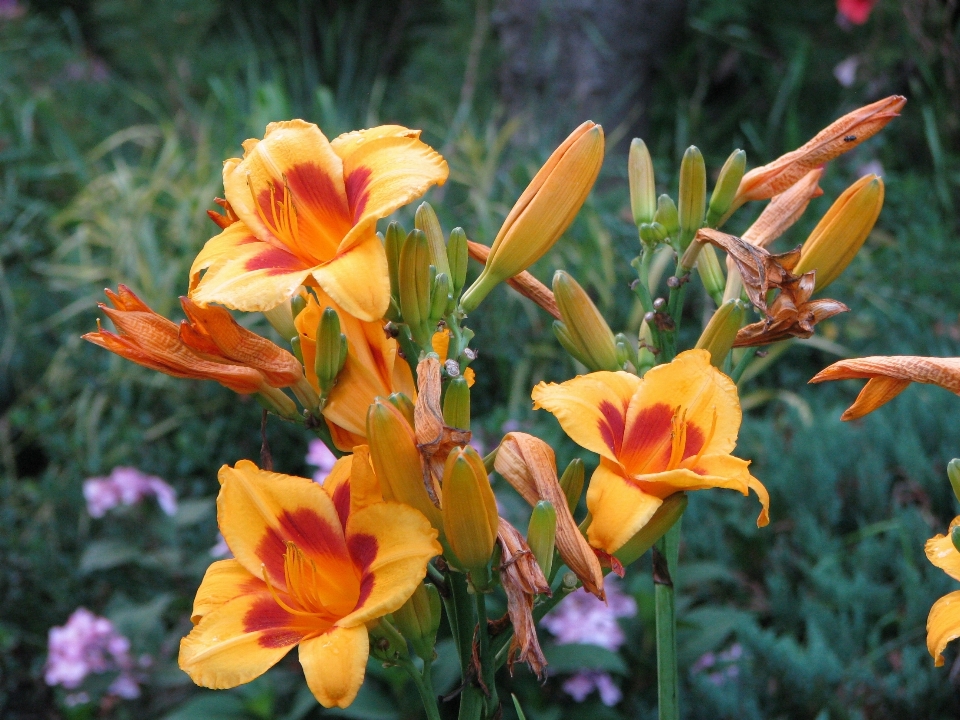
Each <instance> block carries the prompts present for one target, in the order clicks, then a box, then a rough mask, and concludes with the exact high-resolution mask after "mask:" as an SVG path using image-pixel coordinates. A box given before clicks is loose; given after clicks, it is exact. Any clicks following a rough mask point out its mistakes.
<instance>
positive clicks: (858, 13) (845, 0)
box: [837, 0, 877, 25]
mask: <svg viewBox="0 0 960 720" xmlns="http://www.w3.org/2000/svg"><path fill="white" fill-rule="evenodd" d="M876 4H877V0H837V13H838V14H839V15H840V17H841V18H842V19H844V20H846V21H847V22H849V23H852V24H854V25H863V24H864V23H865V22H866V21H867V20H869V19H870V13H871V12H872V11H873V6H874V5H876Z"/></svg>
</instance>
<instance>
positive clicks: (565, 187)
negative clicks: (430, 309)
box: [460, 121, 603, 312]
mask: <svg viewBox="0 0 960 720" xmlns="http://www.w3.org/2000/svg"><path fill="white" fill-rule="evenodd" d="M602 163H603V129H602V128H601V127H600V126H599V125H597V124H595V123H593V122H590V121H587V122H585V123H583V124H582V125H581V126H580V127H578V128H577V129H576V130H574V131H573V133H571V135H570V136H569V137H568V138H567V139H566V140H564V142H563V143H562V144H561V145H560V147H558V148H557V149H556V150H555V151H554V153H553V155H551V156H550V159H549V160H547V162H546V164H544V166H543V167H542V168H540V172H538V173H537V174H536V176H534V178H533V180H531V181H530V184H529V185H528V186H527V189H526V190H524V191H523V194H522V195H521V196H520V199H519V200H517V202H516V204H515V205H514V206H513V209H512V210H511V211H510V214H509V215H507V219H506V220H504V222H503V226H502V227H501V228H500V232H499V233H498V234H497V238H496V240H494V242H493V245H492V246H491V247H490V255H489V257H488V258H487V262H486V265H484V268H483V271H482V272H481V273H480V277H478V278H477V281H476V282H475V283H474V284H473V285H471V286H470V288H469V289H468V290H467V292H466V293H465V294H464V296H463V299H462V300H461V301H460V306H461V308H462V309H463V310H464V312H471V311H473V310H474V309H475V308H476V307H477V306H478V305H479V304H480V302H481V301H482V300H483V298H485V297H486V296H487V294H488V293H489V292H490V291H491V290H492V289H493V288H494V287H495V286H496V285H497V284H498V283H501V282H503V281H504V280H506V279H508V278H511V277H513V276H514V275H517V274H518V273H520V272H522V271H524V270H526V269H527V268H528V267H530V266H531V265H533V263H535V262H536V261H537V260H539V259H540V258H541V257H543V255H544V253H546V252H547V251H548V250H549V249H550V248H551V247H553V244H554V243H555V242H556V241H557V240H559V239H560V236H561V235H562V234H563V233H564V232H565V231H566V229H567V228H568V227H569V226H570V223H572V222H573V219H574V217H576V214H577V212H579V210H580V206H581V205H583V202H584V201H585V200H586V199H587V195H589V194H590V189H591V188H592V187H593V183H594V182H595V181H596V179H597V175H598V174H599V173H600V165H601V164H602Z"/></svg>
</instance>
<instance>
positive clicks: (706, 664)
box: [690, 643, 743, 685]
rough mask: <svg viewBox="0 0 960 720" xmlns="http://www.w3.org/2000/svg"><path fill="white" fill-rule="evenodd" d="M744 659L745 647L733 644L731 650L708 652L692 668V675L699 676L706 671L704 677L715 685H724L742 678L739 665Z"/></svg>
mask: <svg viewBox="0 0 960 720" xmlns="http://www.w3.org/2000/svg"><path fill="white" fill-rule="evenodd" d="M742 657H743V645H741V644H740V643H733V645H731V646H730V647H729V648H727V649H726V650H724V651H723V652H719V653H712V652H707V653H704V654H703V655H701V656H700V657H699V658H697V660H696V662H694V663H693V665H691V666H690V674H691V675H697V674H699V673H702V672H704V671H706V670H709V671H710V672H708V673H706V675H705V676H704V677H706V679H707V680H709V681H710V682H711V683H713V684H714V685H724V684H725V683H728V682H730V681H732V680H736V679H737V678H738V677H740V666H739V665H738V664H737V661H739V660H740V659H741V658H742Z"/></svg>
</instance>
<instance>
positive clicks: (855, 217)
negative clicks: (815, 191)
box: [793, 175, 883, 291]
mask: <svg viewBox="0 0 960 720" xmlns="http://www.w3.org/2000/svg"><path fill="white" fill-rule="evenodd" d="M882 207H883V180H881V179H880V178H879V177H877V176H876V175H864V176H863V177H862V178H860V179H859V180H857V182H855V183H854V184H853V185H851V186H850V187H848V188H847V189H846V190H844V191H843V194H842V195H840V197H838V198H837V201H836V202H835V203H834V204H833V205H832V206H831V207H830V209H829V210H828V211H827V214H826V215H824V216H823V218H821V220H820V222H819V223H817V226H816V227H815V228H814V229H813V232H812V233H810V237H808V238H807V241H806V242H805V243H804V244H803V248H802V249H801V251H800V262H798V263H797V266H796V268H794V270H793V272H794V273H796V274H797V275H802V274H803V273H805V272H809V271H810V270H816V271H817V278H816V280H817V285H816V289H817V290H818V291H819V290H823V289H824V288H825V287H826V286H827V285H829V284H830V283H832V282H833V281H834V280H836V279H837V278H838V277H840V273H842V272H843V271H844V270H845V269H846V267H847V265H849V264H850V261H851V260H853V258H854V256H855V255H856V254H857V252H858V251H859V250H860V248H861V247H862V246H863V242H864V240H866V239H867V236H868V235H869V234H870V231H871V230H873V225H874V223H876V222H877V218H878V217H879V216H880V209H881V208H882Z"/></svg>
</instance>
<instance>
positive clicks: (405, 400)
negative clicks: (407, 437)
mask: <svg viewBox="0 0 960 720" xmlns="http://www.w3.org/2000/svg"><path fill="white" fill-rule="evenodd" d="M387 402H389V403H390V404H391V405H393V406H394V407H395V408H396V409H397V410H399V411H400V414H401V415H403V416H404V417H405V418H406V419H407V422H408V423H410V427H413V426H414V411H415V409H416V408H415V407H414V404H413V401H412V400H411V399H410V398H409V397H407V396H406V395H405V394H403V393H402V392H395V393H391V394H390V397H388V398H387Z"/></svg>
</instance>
